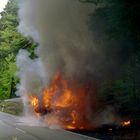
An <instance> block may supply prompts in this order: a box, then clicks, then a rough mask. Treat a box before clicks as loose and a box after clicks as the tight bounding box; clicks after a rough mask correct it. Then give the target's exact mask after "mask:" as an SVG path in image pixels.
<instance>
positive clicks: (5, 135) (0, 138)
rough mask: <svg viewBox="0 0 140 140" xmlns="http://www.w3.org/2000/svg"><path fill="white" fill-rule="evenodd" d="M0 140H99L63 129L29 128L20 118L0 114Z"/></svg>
mask: <svg viewBox="0 0 140 140" xmlns="http://www.w3.org/2000/svg"><path fill="white" fill-rule="evenodd" d="M0 140H97V139H95V138H90V137H87V136H83V135H78V134H75V133H72V132H69V131H65V130H62V129H49V128H47V127H39V126H27V124H23V123H19V118H18V117H15V116H12V115H9V114H6V113H2V112H0Z"/></svg>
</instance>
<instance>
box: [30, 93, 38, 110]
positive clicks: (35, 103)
mask: <svg viewBox="0 0 140 140" xmlns="http://www.w3.org/2000/svg"><path fill="white" fill-rule="evenodd" d="M30 101H31V105H32V106H33V107H35V108H36V107H38V105H39V101H38V98H37V97H36V96H34V95H32V96H30Z"/></svg>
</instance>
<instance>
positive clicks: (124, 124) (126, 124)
mask: <svg viewBox="0 0 140 140" xmlns="http://www.w3.org/2000/svg"><path fill="white" fill-rule="evenodd" d="M130 125H131V121H130V120H128V121H124V122H122V126H124V127H125V126H130Z"/></svg>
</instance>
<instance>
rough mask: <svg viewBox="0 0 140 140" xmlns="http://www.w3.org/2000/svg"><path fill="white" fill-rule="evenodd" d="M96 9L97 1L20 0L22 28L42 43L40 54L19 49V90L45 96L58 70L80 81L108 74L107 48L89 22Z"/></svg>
mask: <svg viewBox="0 0 140 140" xmlns="http://www.w3.org/2000/svg"><path fill="white" fill-rule="evenodd" d="M94 12H95V7H94V5H93V4H86V3H80V2H79V1H78V0H40V1H39V0H19V13H18V14H19V20H20V23H19V27H18V30H19V31H20V32H21V33H22V34H23V35H24V36H26V37H30V38H32V39H33V40H34V41H35V42H36V43H37V44H38V47H37V49H36V54H37V56H38V58H36V59H31V58H30V54H29V53H28V52H27V51H26V50H20V51H19V54H18V56H17V67H18V68H19V72H18V73H17V74H18V77H19V78H20V85H18V87H17V89H18V91H17V94H19V95H21V96H26V94H27V93H28V94H32V93H34V94H36V95H37V96H38V97H41V93H42V90H43V89H44V88H45V87H47V86H48V85H49V84H50V81H51V79H52V77H53V76H54V74H55V73H56V72H60V73H61V74H62V76H63V77H65V78H67V79H71V80H73V81H76V82H77V83H79V84H82V83H86V82H88V81H90V82H91V83H94V81H95V79H97V78H98V77H101V76H103V75H104V69H103V67H104V66H103V64H104V57H105V52H104V50H103V49H102V48H101V47H99V46H97V45H96V44H95V43H94V41H93V40H94V36H93V33H92V32H91V31H90V30H89V26H88V22H89V15H90V14H91V13H94ZM77 94H78V93H77ZM90 94H92V93H91V92H90ZM87 96H88V95H87ZM24 100H25V101H24V103H25V106H27V102H26V98H24ZM91 100H92V101H93V100H94V98H93V99H91ZM90 114H91V113H89V115H90Z"/></svg>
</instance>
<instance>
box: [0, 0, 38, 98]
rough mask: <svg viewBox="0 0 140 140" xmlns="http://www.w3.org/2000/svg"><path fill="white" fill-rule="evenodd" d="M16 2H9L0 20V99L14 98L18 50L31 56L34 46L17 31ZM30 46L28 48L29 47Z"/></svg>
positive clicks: (10, 0) (14, 0)
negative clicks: (29, 53) (26, 51)
mask: <svg viewBox="0 0 140 140" xmlns="http://www.w3.org/2000/svg"><path fill="white" fill-rule="evenodd" d="M17 10H18V8H17V0H9V2H8V4H7V6H6V8H5V9H4V11H3V12H2V13H1V16H2V17H1V19H0V99H5V98H10V97H13V96H15V93H14V92H15V90H16V83H17V81H18V80H17V78H16V76H15V74H16V63H15V61H16V55H17V53H18V51H19V49H20V48H23V49H26V48H27V49H28V50H29V52H31V56H32V57H35V54H34V53H33V50H34V48H35V47H36V44H34V43H32V40H29V39H27V38H25V37H23V36H22V35H21V34H20V33H19V32H18V31H17V26H18V19H17ZM29 46H30V47H29Z"/></svg>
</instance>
